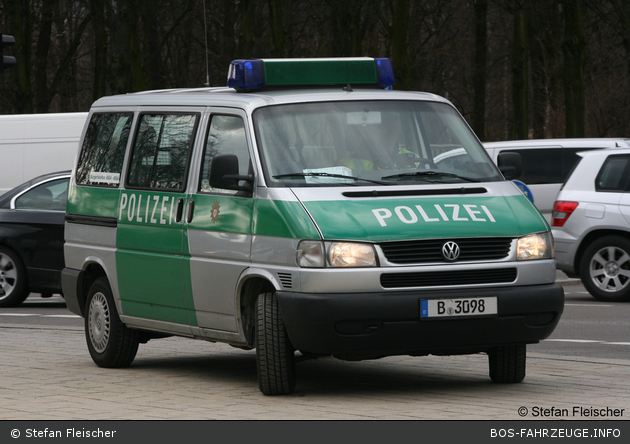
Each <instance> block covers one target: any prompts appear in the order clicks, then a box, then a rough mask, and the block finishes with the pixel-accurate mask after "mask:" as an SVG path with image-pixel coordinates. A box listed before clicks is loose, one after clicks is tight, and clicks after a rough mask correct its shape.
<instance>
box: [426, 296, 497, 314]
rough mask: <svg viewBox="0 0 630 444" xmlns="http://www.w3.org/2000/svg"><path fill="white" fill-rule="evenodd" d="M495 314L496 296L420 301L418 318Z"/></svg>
mask: <svg viewBox="0 0 630 444" xmlns="http://www.w3.org/2000/svg"><path fill="white" fill-rule="evenodd" d="M496 314H497V298H496V296H490V297H484V298H457V299H423V300H421V301H420V318H422V319H428V318H449V317H460V316H487V315H496Z"/></svg>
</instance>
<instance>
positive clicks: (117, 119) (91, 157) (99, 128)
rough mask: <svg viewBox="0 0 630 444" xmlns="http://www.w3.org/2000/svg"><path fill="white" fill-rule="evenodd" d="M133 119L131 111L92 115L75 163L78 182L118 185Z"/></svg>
mask: <svg viewBox="0 0 630 444" xmlns="http://www.w3.org/2000/svg"><path fill="white" fill-rule="evenodd" d="M132 120H133V114H132V113H108V114H105V113H98V114H93V115H92V118H91V120H90V124H89V126H88V129H87V132H86V134H85V138H84V140H83V146H82V147H81V155H80V156H79V164H78V165H77V175H76V176H77V177H76V180H77V183H78V184H80V185H95V186H106V187H115V188H117V187H118V185H119V183H120V173H121V171H122V165H123V160H124V158H125V149H126V147H127V140H128V139H129V129H130V128H131V122H132Z"/></svg>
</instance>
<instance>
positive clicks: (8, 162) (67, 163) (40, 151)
mask: <svg viewBox="0 0 630 444" xmlns="http://www.w3.org/2000/svg"><path fill="white" fill-rule="evenodd" d="M87 116H88V113H57V114H55V113H51V114H17V115H3V116H0V195H2V194H3V193H5V192H7V191H9V190H10V189H12V188H13V187H16V186H18V185H20V184H21V183H23V182H26V181H27V180H30V179H32V178H33V177H36V176H40V175H42V174H47V173H51V172H53V171H62V170H69V169H71V168H72V164H73V162H74V158H75V157H76V155H77V147H78V146H79V139H80V138H81V131H83V127H84V126H85V120H86V119H87Z"/></svg>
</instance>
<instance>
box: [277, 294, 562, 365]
mask: <svg viewBox="0 0 630 444" xmlns="http://www.w3.org/2000/svg"><path fill="white" fill-rule="evenodd" d="M482 296H496V297H497V304H498V310H497V311H498V314H497V315H495V316H493V317H483V318H466V317H461V318H449V319H446V320H443V319H439V320H420V301H421V300H422V299H442V298H448V299H452V298H463V297H467V298H470V297H482ZM277 297H278V303H279V305H280V309H281V311H282V317H283V319H284V323H285V326H286V329H287V333H288V335H289V338H290V340H291V343H292V344H293V346H294V347H295V349H296V350H299V351H301V352H303V353H306V352H309V353H318V354H333V355H339V357H345V358H346V359H353V357H354V359H368V358H372V357H383V356H389V355H426V354H466V353H476V352H482V351H487V350H488V349H490V348H492V347H495V346H501V345H510V344H527V343H536V342H538V341H540V340H542V339H545V338H547V337H548V336H549V335H550V334H551V333H552V332H553V330H554V329H555V327H556V325H557V324H558V321H559V320H560V316H561V315H562V311H563V309H564V290H563V289H562V287H561V286H560V285H559V284H557V283H554V284H545V285H532V286H522V287H498V288H477V289H465V290H442V291H439V290H436V291H401V292H382V293H362V294H358V293H350V294H348V293H346V294H331V293H327V294H307V293H293V292H284V291H281V292H278V293H277Z"/></svg>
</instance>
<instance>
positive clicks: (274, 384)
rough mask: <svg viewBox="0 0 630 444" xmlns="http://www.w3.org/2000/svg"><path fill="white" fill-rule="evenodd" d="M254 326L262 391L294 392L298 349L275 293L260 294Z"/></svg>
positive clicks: (259, 384)
mask: <svg viewBox="0 0 630 444" xmlns="http://www.w3.org/2000/svg"><path fill="white" fill-rule="evenodd" d="M255 328H256V367H257V370H258V386H259V388H260V391H261V392H263V394H265V395H289V394H291V393H292V392H293V390H294V389H295V360H294V353H295V351H294V349H293V347H292V346H291V341H289V336H288V335H287V331H286V328H285V326H284V321H283V320H282V314H281V313H280V307H279V306H278V299H277V297H276V294H275V293H274V292H269V293H262V294H260V295H259V296H258V299H257V301H256V327H255Z"/></svg>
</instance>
